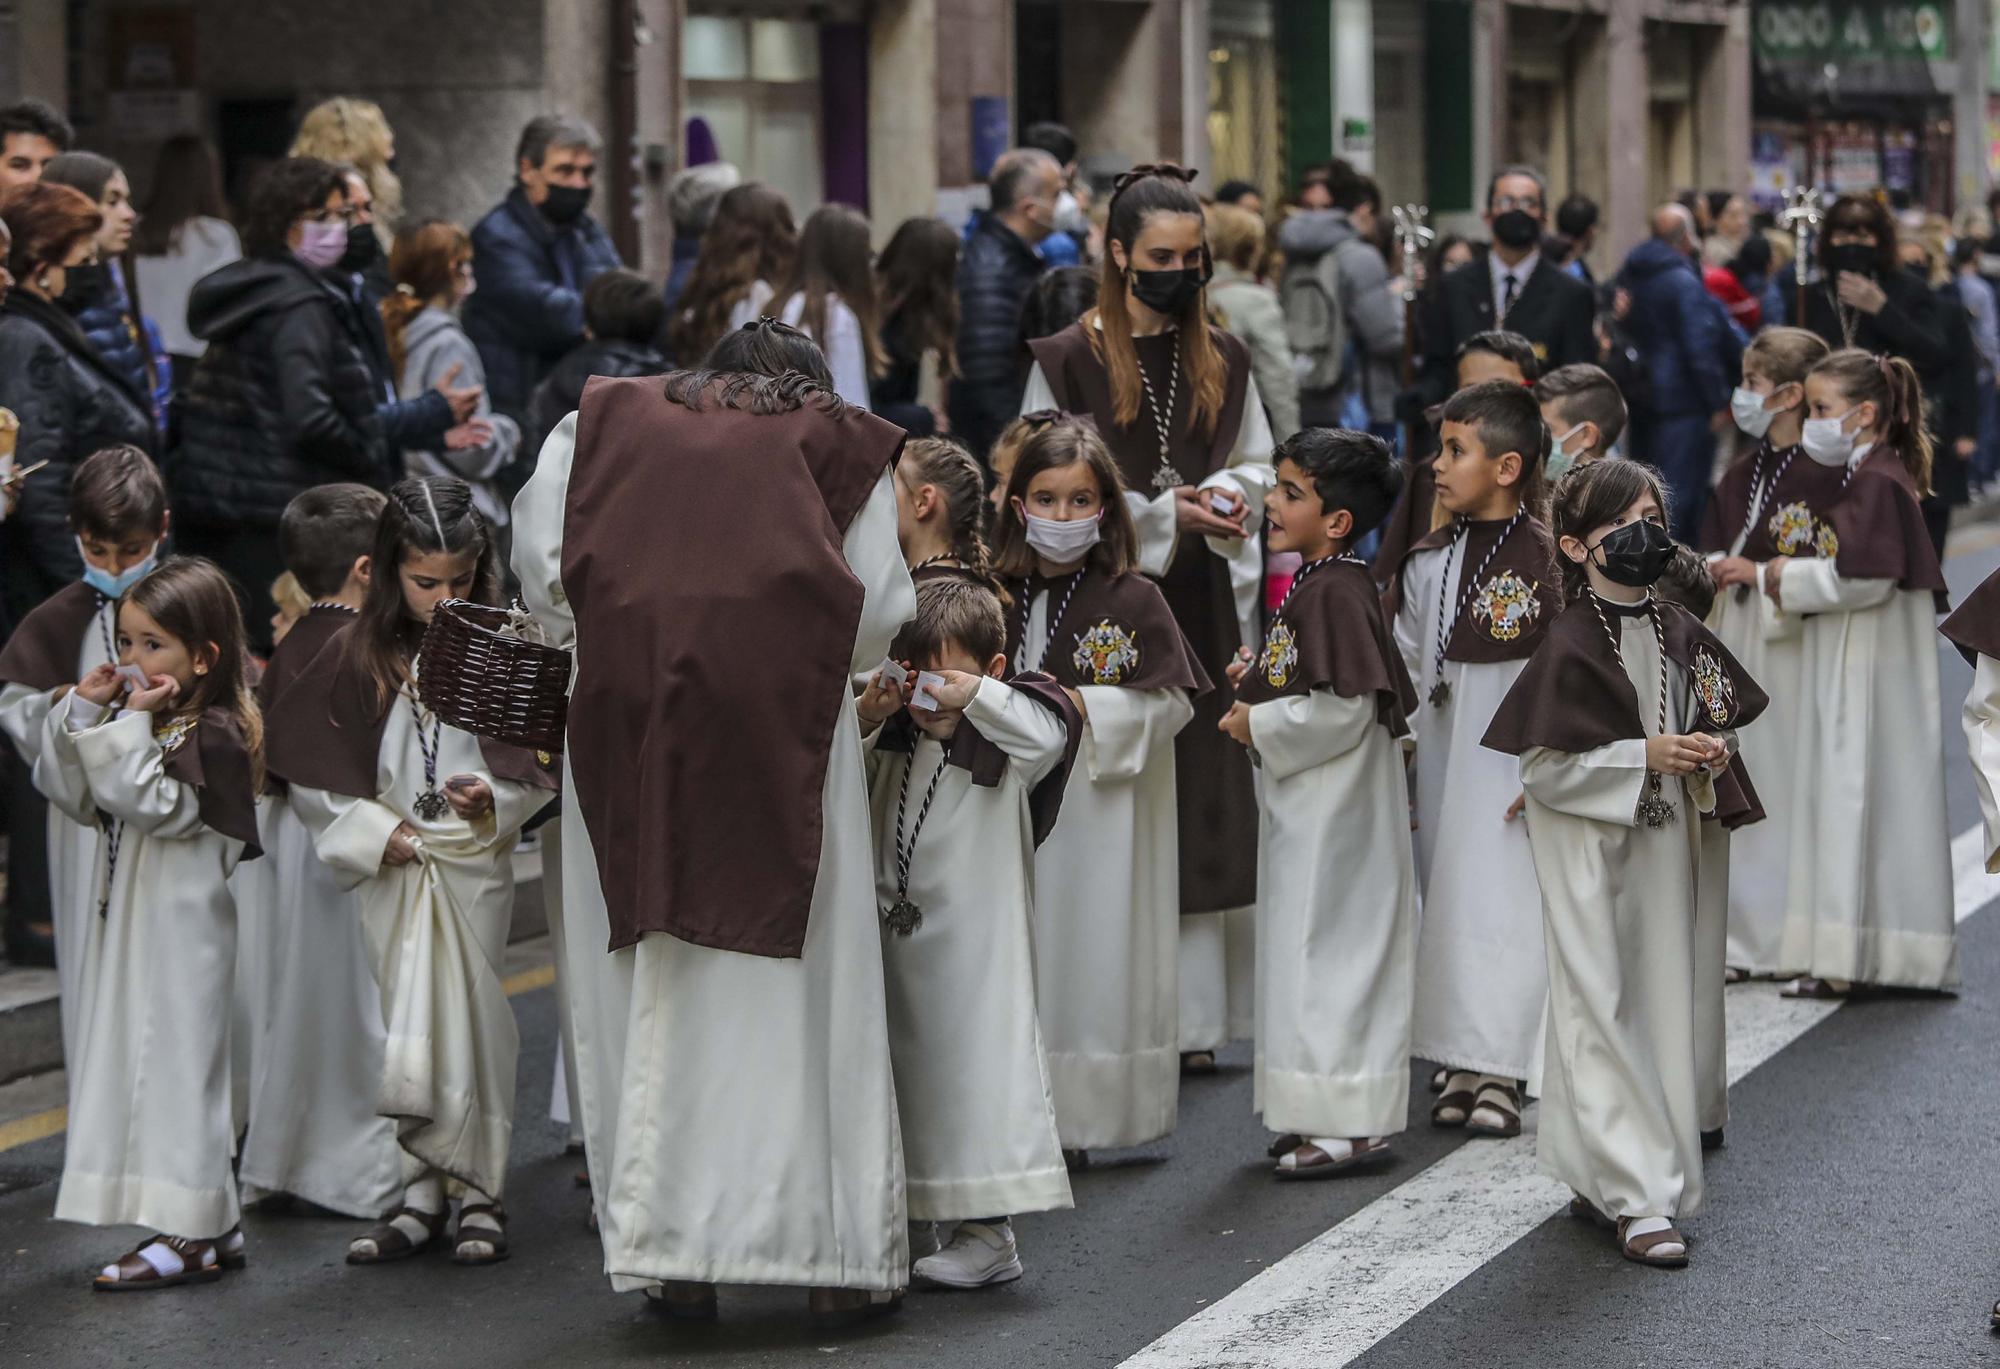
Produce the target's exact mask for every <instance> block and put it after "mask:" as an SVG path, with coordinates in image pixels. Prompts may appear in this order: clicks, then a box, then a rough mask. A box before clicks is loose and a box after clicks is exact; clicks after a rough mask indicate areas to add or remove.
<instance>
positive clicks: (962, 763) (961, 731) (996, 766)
mask: <svg viewBox="0 0 2000 1369" xmlns="http://www.w3.org/2000/svg"><path fill="white" fill-rule="evenodd" d="M1007 687H1008V688H1009V689H1015V690H1019V691H1020V692H1021V693H1022V694H1024V695H1025V696H1027V697H1028V698H1029V699H1031V700H1033V701H1034V702H1035V703H1038V704H1040V705H1041V706H1042V707H1043V708H1046V709H1048V710H1049V712H1051V713H1053V714H1055V715H1056V716H1057V717H1058V718H1060V719H1062V725H1063V732H1064V734H1065V735H1066V737H1067V738H1068V740H1067V741H1066V742H1065V743H1064V745H1063V757H1062V760H1061V762H1060V763H1058V764H1057V766H1056V767H1055V769H1053V770H1051V771H1049V773H1048V774H1047V775H1044V776H1043V777H1042V780H1041V782H1040V783H1039V784H1037V785H1036V786H1035V788H1034V792H1033V793H1031V794H1029V795H1028V815H1029V819H1030V822H1031V825H1032V827H1033V829H1034V834H1035V845H1036V846H1037V847H1040V846H1041V844H1042V843H1043V842H1045V841H1047V840H1048V839H1049V833H1051V832H1053V831H1055V829H1056V818H1057V816H1058V815H1060V814H1061V812H1062V800H1063V790H1064V789H1065V788H1066V787H1067V786H1068V784H1069V772H1070V767H1072V766H1073V765H1075V764H1076V752H1077V748H1078V747H1079V746H1080V745H1082V743H1083V715H1082V714H1081V713H1078V712H1077V711H1076V704H1075V703H1074V702H1072V701H1071V699H1070V697H1069V695H1067V694H1065V693H1063V690H1062V686H1061V685H1059V684H1057V683H1056V682H1055V681H1054V680H1052V679H1050V678H1049V677H1048V676H1046V675H1042V674H1038V673H1037V672H1035V671H1032V670H1024V671H1022V672H1021V673H1020V674H1018V675H1016V676H1014V677H1013V678H1012V679H1010V680H1008V681H1007ZM917 732H918V729H917V724H916V720H915V719H913V718H912V717H911V716H910V710H909V709H907V708H906V709H904V710H903V711H902V712H900V713H898V714H896V715H895V716H894V717H892V718H890V719H889V720H888V721H887V722H885V723H883V724H882V733H881V735H880V736H879V737H877V738H876V739H875V749H876V750H877V751H893V752H899V753H908V752H912V751H914V750H916V745H917ZM945 763H946V764H948V765H955V766H957V767H958V768H959V769H961V770H963V771H965V772H966V773H967V774H968V775H970V776H971V777H972V782H973V783H974V784H976V785H978V786H979V787H980V788H981V789H993V788H997V787H998V786H999V783H1000V781H1001V780H1002V779H1004V778H1005V777H1006V774H1007V753H1006V752H1005V751H1002V750H1001V749H1000V748H999V747H998V746H997V745H995V744H994V743H992V742H990V741H988V740H986V738H984V737H982V736H980V735H979V728H978V727H977V726H976V725H975V724H974V723H973V722H972V720H971V719H969V718H961V719H959V722H958V730H957V731H955V732H953V733H952V734H951V751H950V752H949V754H948V755H947V757H946V762H945Z"/></svg>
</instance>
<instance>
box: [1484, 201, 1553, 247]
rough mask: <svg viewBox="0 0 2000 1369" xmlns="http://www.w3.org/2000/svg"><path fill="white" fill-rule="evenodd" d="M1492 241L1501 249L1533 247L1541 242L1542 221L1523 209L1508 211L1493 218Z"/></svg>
mask: <svg viewBox="0 0 2000 1369" xmlns="http://www.w3.org/2000/svg"><path fill="white" fill-rule="evenodd" d="M1493 239H1494V241H1496V242H1498V243H1499V244H1500V245H1501V246H1502V247H1533V246H1534V245H1535V244H1536V243H1538V242H1540V241H1541V240H1542V221H1541V220H1540V219H1538V218H1536V217H1535V216H1534V215H1533V214H1530V213H1529V212H1528V211H1527V210H1525V209H1510V210H1508V211H1507V212H1506V213H1504V214H1500V215H1497V216H1496V217H1495V218H1494V220H1493Z"/></svg>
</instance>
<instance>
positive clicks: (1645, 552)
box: [1592, 523, 1674, 589]
mask: <svg viewBox="0 0 2000 1369" xmlns="http://www.w3.org/2000/svg"><path fill="white" fill-rule="evenodd" d="M1592 551H1593V553H1594V554H1596V555H1597V556H1598V558H1599V559H1598V561H1597V568H1598V569H1599V570H1601V571H1603V572H1604V578H1605V579H1607V580H1609V581H1611V583H1613V584H1614V585H1624V586H1625V587H1626V588H1627V589H1649V588H1651V586H1652V584H1653V582H1654V581H1655V580H1657V579H1659V578H1660V576H1661V575H1662V574H1664V573H1665V572H1666V569H1667V562H1668V561H1670V560H1672V559H1673V554H1674V539H1673V538H1671V537H1669V536H1667V530H1666V529H1665V528H1663V527H1661V526H1660V525H1659V524H1658V523H1627V524H1626V525H1625V526H1624V527H1622V528H1613V529H1612V530H1611V531H1610V532H1607V533H1605V534H1604V536H1603V537H1601V538H1599V539H1598V543H1597V545H1596V546H1595V547H1594V548H1592Z"/></svg>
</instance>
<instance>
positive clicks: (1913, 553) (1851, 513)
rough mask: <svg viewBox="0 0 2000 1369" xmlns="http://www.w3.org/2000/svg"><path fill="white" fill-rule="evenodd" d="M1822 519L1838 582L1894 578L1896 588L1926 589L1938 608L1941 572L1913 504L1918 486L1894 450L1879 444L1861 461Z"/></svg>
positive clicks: (1918, 510) (1942, 584) (1942, 591)
mask: <svg viewBox="0 0 2000 1369" xmlns="http://www.w3.org/2000/svg"><path fill="white" fill-rule="evenodd" d="M1825 521H1826V523H1827V525H1828V527H1829V528H1831V529H1832V535H1833V541H1834V547H1833V564H1834V569H1835V570H1837V571H1838V572H1839V573H1840V576H1841V578H1842V579H1846V580H1894V581H1895V582H1896V588H1898V589H1927V590H1930V591H1931V592H1932V593H1933V594H1935V595H1937V596H1938V600H1939V607H1940V609H1942V607H1943V600H1944V594H1945V582H1944V570H1943V568H1942V567H1940V566H1939V565H1938V559H1937V552H1936V550H1935V549H1933V548H1932V546H1931V537H1930V532H1929V530H1928V529H1927V528H1926V527H1925V526H1924V513H1923V509H1922V508H1920V507H1919V506H1918V504H1917V487H1916V482H1915V481H1914V480H1913V479H1911V477H1910V473H1909V471H1908V469H1906V468H1905V467H1904V465H1903V463H1902V462H1901V461H1899V460H1897V459H1896V455H1895V453H1894V452H1891V451H1889V450H1888V449H1887V448H1885V447H1882V446H1879V445H1878V446H1877V447H1876V448H1875V449H1874V450H1872V451H1870V452H1869V453H1868V454H1867V456H1865V457H1864V458H1862V462H1861V464H1860V465H1859V466H1858V467H1856V468H1855V471H1854V475H1853V477H1852V478H1851V479H1849V480H1848V482H1847V489H1846V490H1845V491H1844V492H1843V493H1842V494H1841V495H1840V497H1839V498H1838V499H1837V500H1835V501H1834V503H1833V504H1832V506H1831V507H1829V508H1828V510H1827V512H1826V519H1825ZM1820 554H1821V555H1825V554H1826V549H1825V548H1822V549H1821V552H1820Z"/></svg>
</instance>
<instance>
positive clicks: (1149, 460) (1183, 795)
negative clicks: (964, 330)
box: [1028, 322, 1257, 914]
mask: <svg viewBox="0 0 2000 1369" xmlns="http://www.w3.org/2000/svg"><path fill="white" fill-rule="evenodd" d="M1209 336H1210V338H1211V340H1212V341H1213V342H1214V344H1215V347H1216V350H1217V351H1218V352H1219V353H1220V354H1221V356H1222V359H1223V361H1224V362H1225V363H1226V364H1227V365H1228V368H1229V379H1228V383H1227V384H1226V386H1225V387H1224V391H1223V405H1222V414H1221V418H1220V421H1219V422H1217V423H1216V425H1215V430H1214V432H1213V433H1203V432H1200V431H1198V430H1196V429H1195V428H1194V426H1193V411H1194V395H1193V387H1192V386H1190V385H1189V384H1188V383H1187V378H1186V377H1185V376H1183V377H1182V378H1181V383H1180V384H1179V386H1178V387H1176V394H1175V397H1174V411H1173V413H1172V415H1170V418H1169V422H1170V425H1171V427H1172V430H1173V442H1172V444H1171V447H1170V455H1171V457H1172V459H1173V462H1174V466H1175V469H1176V470H1177V471H1178V472H1179V475H1180V478H1181V483H1183V484H1187V485H1198V484H1200V483H1201V482H1202V481H1203V480H1205V479H1207V478H1208V477H1209V476H1210V475H1213V474H1214V473H1215V472H1217V471H1219V470H1222V469H1223V468H1224V467H1225V466H1227V465H1228V464H1229V455H1230V453H1231V452H1232V451H1234V450H1235V448H1236V438H1237V435H1238V432H1239V430H1240V429H1241V428H1242V426H1243V402H1244V397H1245V395H1246V393H1247V392H1248V388H1249V380H1250V353H1249V349H1248V348H1246V347H1245V346H1244V345H1243V344H1242V343H1241V342H1240V341H1238V340H1237V339H1236V338H1234V337H1232V336H1230V335H1229V334H1228V333H1225V332H1223V331H1221V330H1220V329H1217V328H1211V329H1209ZM1095 340H1096V339H1095V337H1094V333H1093V332H1091V331H1086V324H1085V323H1082V322H1079V323H1075V324H1072V325H1071V326H1070V327H1068V328H1066V329H1064V330H1063V331H1062V332H1060V333H1057V334H1056V335H1055V336H1054V337H1047V338H1040V339H1037V340H1036V341H1034V342H1031V343H1029V344H1028V346H1029V348H1030V350H1032V351H1033V353H1034V356H1035V362H1036V364H1037V365H1039V366H1040V367H1041V370H1042V375H1043V378H1044V379H1046V380H1047V381H1048V384H1049V389H1050V391H1051V392H1052V393H1053V394H1054V395H1055V400H1056V404H1057V405H1058V406H1059V407H1060V408H1062V409H1063V410H1064V411H1065V412H1068V413H1077V414H1085V415H1088V416H1089V417H1090V419H1091V421H1092V422H1094V423H1095V424H1096V425H1097V429H1098V431H1099V432H1100V433H1102V434H1103V435H1104V441H1105V445H1106V446H1108V447H1109V448H1110V449H1111V455H1112V457H1113V458H1114V459H1115V460H1116V461H1117V462H1118V469H1119V472H1120V473H1121V474H1122V475H1123V477H1124V479H1125V486H1126V488H1127V489H1128V490H1131V491H1133V492H1135V493H1137V494H1140V495H1142V496H1144V497H1145V498H1148V499H1151V498H1153V497H1154V496H1155V495H1156V494H1157V493H1158V491H1156V490H1155V489H1154V488H1153V475H1154V472H1156V471H1157V470H1158V469H1159V465H1160V439H1159V432H1158V429H1157V428H1155V426H1154V423H1153V416H1152V412H1151V410H1150V409H1149V408H1148V407H1147V406H1146V405H1145V404H1144V403H1141V405H1140V407H1139V414H1138V417H1137V418H1136V419H1135V420H1134V421H1133V424H1132V426H1130V427H1126V426H1124V425H1122V424H1120V423H1119V422H1118V421H1117V420H1116V418H1115V417H1114V415H1113V405H1112V400H1111V375H1110V372H1109V371H1107V370H1106V369H1105V365H1104V361H1103V359H1102V358H1101V357H1100V356H1099V355H1098V352H1097V349H1096V348H1095V347H1094V346H1093V342H1094V341H1095ZM1132 345H1133V347H1134V348H1135V349H1136V350H1137V352H1138V356H1139V363H1140V365H1141V366H1142V367H1143V368H1144V369H1145V372H1146V374H1147V375H1148V376H1150V377H1152V378H1153V385H1154V392H1155V393H1156V394H1158V395H1159V397H1160V399H1161V401H1162V402H1164V401H1165V399H1166V395H1165V393H1164V387H1163V385H1162V381H1163V379H1164V378H1165V377H1167V376H1168V375H1169V374H1170V368H1171V367H1173V366H1175V365H1178V355H1177V353H1176V350H1175V348H1176V335H1174V334H1171V333H1161V334H1157V335H1155V336H1153V337H1135V338H1133V339H1132ZM1160 590H1161V592H1162V593H1163V594H1164V595H1165V596H1166V600H1167V605H1168V607H1169V608H1171V609H1172V610H1173V615H1174V619H1175V621H1176V622H1178V623H1179V624H1180V625H1181V630H1182V631H1183V632H1184V633H1185V634H1186V635H1187V640H1188V644H1189V646H1190V647H1191V648H1192V649H1193V651H1194V654H1195V658H1196V659H1197V660H1199V661H1200V662H1201V664H1202V666H1203V668H1204V669H1205V670H1206V671H1207V673H1208V674H1209V675H1210V676H1211V677H1213V678H1216V679H1220V678H1221V677H1222V672H1223V670H1224V669H1225V668H1226V667H1227V666H1228V664H1229V663H1230V662H1231V661H1232V660H1234V659H1235V658H1236V652H1237V649H1238V648H1239V647H1240V646H1242V645H1243V641H1242V632H1241V630H1240V629H1239V628H1238V626H1237V623H1236V599H1235V595H1234V592H1233V591H1232V590H1231V588H1230V584H1229V567H1228V566H1227V564H1226V563H1225V562H1224V561H1223V560H1222V558H1220V557H1218V556H1215V555H1213V554H1212V553H1211V552H1210V551H1209V550H1208V547H1207V545H1206V544H1205V543H1204V541H1203V539H1201V538H1198V537H1183V538H1182V539H1181V541H1180V545H1179V547H1178V548H1177V549H1176V550H1175V553H1174V559H1173V563H1172V564H1171V565H1169V566H1168V567H1167V573H1166V574H1165V575H1164V576H1162V577H1161V578H1160ZM1229 702H1230V700H1229V696H1228V692H1227V691H1225V690H1216V691H1214V692H1213V693H1211V694H1208V695H1205V696H1202V697H1200V698H1199V699H1198V700H1197V701H1196V703H1195V711H1194V719H1193V720H1192V721H1191V722H1189V723H1188V725H1187V726H1186V727H1185V728H1183V729H1181V733H1180V735H1179V736H1178V737H1176V738H1175V739H1174V763H1175V803H1176V807H1177V810H1178V814H1179V829H1180V852H1181V870H1180V875H1181V912H1182V913H1184V914H1186V913H1216V912H1223V911H1225V910H1227V909H1231V908H1242V907H1247V906H1249V905H1250V904H1253V903H1255V902H1256V901H1257V791H1256V788H1255V785H1254V781H1253V779H1252V772H1251V766H1250V757H1249V753H1248V752H1246V751H1245V750H1244V749H1243V748H1242V747H1240V746H1238V745H1237V744H1236V743H1235V742H1233V741H1231V740H1230V739H1229V738H1228V737H1226V736H1224V735H1223V734H1222V732H1221V731H1219V730H1218V729H1217V727H1216V724H1217V723H1218V722H1220V721H1221V720H1222V715H1223V714H1224V713H1226V712H1227V711H1228V710H1229Z"/></svg>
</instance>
